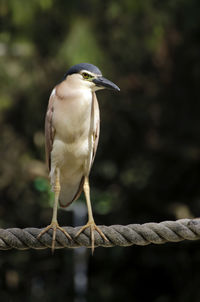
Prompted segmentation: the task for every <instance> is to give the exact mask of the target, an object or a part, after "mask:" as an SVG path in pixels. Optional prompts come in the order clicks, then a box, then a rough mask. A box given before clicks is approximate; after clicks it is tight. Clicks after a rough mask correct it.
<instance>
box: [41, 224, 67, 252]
mask: <svg viewBox="0 0 200 302" xmlns="http://www.w3.org/2000/svg"><path fill="white" fill-rule="evenodd" d="M50 229H52V230H53V236H52V245H51V250H52V253H54V249H55V241H56V231H57V229H58V230H60V231H61V232H63V233H64V234H65V236H66V237H67V238H68V239H69V240H71V239H72V238H71V236H70V235H69V234H68V232H67V231H65V230H64V229H63V228H61V227H60V226H59V224H58V222H57V221H52V222H51V224H50V225H48V226H47V227H46V228H45V229H44V230H42V231H41V232H40V234H39V235H38V236H37V238H38V239H39V238H40V237H41V236H42V235H44V234H45V233H46V232H48V230H50Z"/></svg>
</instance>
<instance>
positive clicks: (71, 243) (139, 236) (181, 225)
mask: <svg viewBox="0 0 200 302" xmlns="http://www.w3.org/2000/svg"><path fill="white" fill-rule="evenodd" d="M63 228H64V229H65V230H66V231H67V232H68V233H69V234H70V236H71V237H72V240H68V238H67V237H66V236H65V235H64V234H63V233H62V232H61V231H59V230H57V232H56V243H55V248H56V249H59V248H77V247H81V246H84V247H91V243H90V230H89V229H86V230H85V231H84V232H83V233H81V234H80V235H79V236H78V237H75V236H76V234H77V232H78V230H79V229H80V227H75V228H73V227H63ZM99 228H100V229H101V230H102V231H103V233H104V234H105V235H106V237H107V238H108V240H109V241H108V242H104V240H103V239H102V238H101V236H100V235H99V234H98V233H97V232H96V231H95V247H98V246H103V247H114V246H123V247H126V246H131V245H147V244H150V243H154V244H163V243H166V242H179V241H183V240H197V239H200V218H196V219H179V220H176V221H163V222H160V223H153V222H151V223H144V224H129V225H126V226H123V225H111V226H99ZM41 230H42V229H37V228H25V229H19V228H11V229H0V250H10V249H18V250H27V249H46V248H51V245H52V230H49V231H48V233H45V234H44V235H43V236H41V237H40V238H39V239H37V236H38V234H39V233H40V232H41Z"/></svg>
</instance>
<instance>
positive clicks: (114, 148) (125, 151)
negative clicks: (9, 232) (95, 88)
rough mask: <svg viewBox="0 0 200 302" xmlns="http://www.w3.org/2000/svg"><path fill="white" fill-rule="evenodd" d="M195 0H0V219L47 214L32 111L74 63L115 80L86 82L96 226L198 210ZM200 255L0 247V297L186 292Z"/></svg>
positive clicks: (151, 297)
mask: <svg viewBox="0 0 200 302" xmlns="http://www.w3.org/2000/svg"><path fill="white" fill-rule="evenodd" d="M199 9H200V4H199V2H198V1H195V0H191V1H186V0H182V1H172V0H167V1H153V0H151V1H140V0H123V1H112V0H111V1H107V0H102V1H92V0H88V1H81V0H78V1H64V0H59V1H55V0H29V1H27V0H21V1H1V2H0V22H1V30H0V65H1V68H0V86H1V89H0V129H1V135H0V227H2V228H13V227H20V228H25V227H37V228H39V227H42V226H45V225H47V223H48V222H49V219H50V217H51V215H52V208H51V206H52V202H53V193H52V192H51V190H50V185H49V179H48V172H47V168H46V164H45V152H44V117H45V112H46V108H47V103H48V98H49V95H50V93H51V90H52V89H53V87H54V86H55V85H56V84H57V83H59V81H61V80H62V78H63V75H64V74H65V72H66V71H67V69H68V68H69V67H71V66H72V65H73V64H77V63H81V62H90V63H92V64H95V65H97V66H98V67H99V68H100V69H101V70H102V72H103V74H104V75H105V76H108V78H111V79H112V80H113V82H115V83H116V84H117V85H118V86H119V87H120V89H121V91H120V93H118V94H115V93H111V92H109V91H107V93H105V92H103V91H99V92H98V93H97V97H98V99H99V106H100V114H101V130H100V140H99V147H98V150H97V154H96V158H95V163H94V165H93V168H92V173H91V199H92V205H93V209H94V214H95V218H96V222H97V224H105V225H111V224H128V223H145V222H149V221H155V222H160V221H162V220H170V219H171V220H174V219H177V218H190V217H198V216H199V213H200V181H199V179H200V141H199V137H200V124H199V112H200V102H199V81H200V72H199V70H200V59H199V49H200V38H199V37H200V32H199V31H200V18H199ZM80 200H81V201H80V203H79V202H77V203H74V204H72V206H71V207H70V208H69V209H68V210H67V211H64V210H60V211H59V213H58V217H59V222H60V224H61V225H74V223H75V224H76V223H77V220H76V219H75V222H74V211H75V210H74V208H73V207H76V206H79V205H80V204H81V205H80V209H84V204H85V200H84V198H83V196H81V197H80ZM81 206H82V208H81ZM83 211H84V210H83ZM81 215H82V214H81ZM82 216H84V219H85V220H87V218H86V216H85V214H83V215H82ZM78 221H79V222H78V223H83V224H84V223H85V222H86V221H84V222H80V220H78ZM199 257H200V256H199V242H195V243H180V244H177V245H173V244H167V245H164V246H150V245H149V246H146V247H131V248H123V249H122V248H111V249H105V248H98V249H96V250H95V253H94V256H93V257H91V256H90V254H89V253H88V251H86V252H85V251H83V250H82V251H80V254H79V251H77V252H75V254H74V252H73V250H72V249H66V250H56V251H55V253H54V256H52V255H51V252H50V251H48V250H45V251H43V250H41V251H31V250H30V251H20V252H19V251H7V252H5V251H4V252H3V251H1V257H0V269H1V275H0V297H1V299H0V300H2V301H16V302H18V301H20V302H21V301H31V302H32V301H35V300H37V301H39V302H40V301H50V302H51V301H56V300H59V301H66V300H68V301H75V296H76V298H77V300H76V301H81V299H82V301H88V302H90V301H96V302H98V301H105V302H107V301H109V302H113V301H115V302H116V301H123V300H124V299H126V300H127V301H129V300H130V301H148V302H173V301H176V302H180V301H181V302H182V301H184V302H191V301H194V302H198V301H199V300H200V296H199V286H198V284H199V267H198V263H199V260H200V258H199ZM77 259H78V260H77ZM80 259H82V260H83V261H82V262H81V261H80V262H79V260H80ZM75 261H77V263H76V264H77V266H76V264H75ZM80 267H81V268H80ZM80 271H81V274H79V272H80ZM75 272H76V275H74V273H75ZM155 284H156V287H155ZM144 288H145V289H147V290H144ZM81 291H82V292H81ZM75 292H76V295H75ZM79 298H80V299H79Z"/></svg>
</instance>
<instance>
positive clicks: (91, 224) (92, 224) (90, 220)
mask: <svg viewBox="0 0 200 302" xmlns="http://www.w3.org/2000/svg"><path fill="white" fill-rule="evenodd" d="M83 190H84V193H85V198H86V203H87V208H88V222H87V224H86V225H84V226H83V227H82V228H81V229H80V230H79V231H78V233H77V234H76V237H77V236H79V235H80V234H81V233H82V232H83V231H84V230H85V229H87V228H90V236H91V248H92V254H93V252H94V230H96V231H97V232H98V233H99V235H100V236H101V237H102V238H103V239H104V240H105V241H108V239H107V238H106V236H105V235H104V233H103V232H102V231H101V230H100V228H98V226H97V225H96V224H95V222H94V218H93V214H92V206H91V201H90V186H89V180H88V177H85V180H84V185H83Z"/></svg>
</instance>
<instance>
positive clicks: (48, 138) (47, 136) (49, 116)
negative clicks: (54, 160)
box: [45, 92, 55, 171]
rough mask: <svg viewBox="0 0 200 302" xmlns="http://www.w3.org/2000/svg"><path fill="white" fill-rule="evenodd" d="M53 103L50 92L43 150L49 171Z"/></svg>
mask: <svg viewBox="0 0 200 302" xmlns="http://www.w3.org/2000/svg"><path fill="white" fill-rule="evenodd" d="M53 103H54V93H53V92H52V94H51V96H50V98H49V104H48V108H47V113H46V117H45V150H46V161H47V165H48V168H49V171H50V170H51V151H52V148H53V139H54V135H55V129H54V128H53V125H52V117H53Z"/></svg>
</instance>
